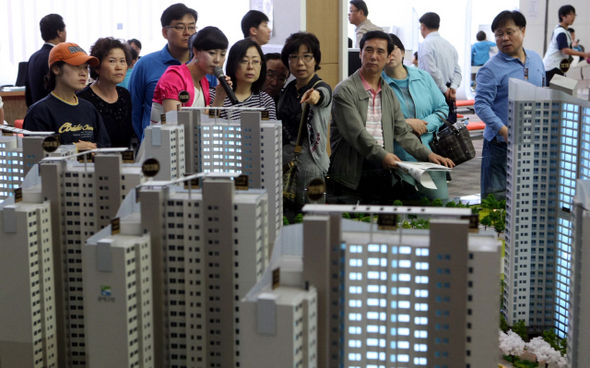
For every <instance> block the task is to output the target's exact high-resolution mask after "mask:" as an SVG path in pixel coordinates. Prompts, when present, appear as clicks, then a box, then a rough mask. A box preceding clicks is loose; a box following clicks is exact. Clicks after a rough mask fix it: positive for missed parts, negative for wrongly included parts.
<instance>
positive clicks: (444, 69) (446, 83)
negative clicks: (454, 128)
mask: <svg viewBox="0 0 590 368" xmlns="http://www.w3.org/2000/svg"><path fill="white" fill-rule="evenodd" d="M419 21H420V33H421V34H422V37H424V42H422V44H421V45H420V48H419V49H418V68H420V69H422V70H426V71H427V72H428V74H430V76H431V77H432V79H434V82H435V83H436V85H437V87H438V89H440V91H441V92H442V94H443V95H445V99H446V100H447V104H448V105H449V117H448V118H449V121H453V122H454V121H457V114H456V112H455V109H454V105H455V100H456V99H457V96H456V94H457V88H459V86H460V85H461V67H460V66H459V56H458V54H457V50H456V49H455V47H453V45H451V43H450V42H449V41H447V40H445V39H444V38H442V37H441V36H440V34H439V33H438V28H439V26H440V17H439V16H438V14H436V13H432V12H429V13H425V14H424V15H423V16H422V17H420V19H419Z"/></svg>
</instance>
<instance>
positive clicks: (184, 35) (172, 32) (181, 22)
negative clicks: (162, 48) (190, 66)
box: [162, 14, 197, 50]
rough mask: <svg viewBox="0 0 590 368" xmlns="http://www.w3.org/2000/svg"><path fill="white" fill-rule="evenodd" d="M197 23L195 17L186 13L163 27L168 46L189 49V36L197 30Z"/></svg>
mask: <svg viewBox="0 0 590 368" xmlns="http://www.w3.org/2000/svg"><path fill="white" fill-rule="evenodd" d="M196 24H197V22H196V20H195V18H193V16H192V15H190V14H186V15H185V16H184V17H182V19H177V20H173V21H172V22H171V23H170V25H168V26H166V27H164V28H162V35H163V36H164V38H165V39H167V40H168V47H169V48H172V49H177V50H181V49H186V50H188V38H189V37H190V36H191V35H192V34H193V33H195V32H196V31H197V29H196ZM177 28H178V29H177Z"/></svg>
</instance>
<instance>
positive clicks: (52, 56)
mask: <svg viewBox="0 0 590 368" xmlns="http://www.w3.org/2000/svg"><path fill="white" fill-rule="evenodd" d="M58 61H63V62H65V63H66V64H70V65H75V66H78V65H82V64H84V63H88V64H90V65H92V66H98V64H100V60H98V58H96V57H94V56H89V55H88V54H87V53H86V51H84V50H83V49H82V48H81V47H80V46H78V45H77V44H75V43H73V42H61V43H58V44H57V45H56V46H54V47H53V48H52V49H51V52H50V53H49V67H51V65H53V64H54V63H56V62H58Z"/></svg>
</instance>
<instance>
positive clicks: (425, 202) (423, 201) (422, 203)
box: [420, 197, 431, 207]
mask: <svg viewBox="0 0 590 368" xmlns="http://www.w3.org/2000/svg"><path fill="white" fill-rule="evenodd" d="M430 205H431V203H430V199H428V197H422V199H421V200H420V206H424V207H429V206H430Z"/></svg>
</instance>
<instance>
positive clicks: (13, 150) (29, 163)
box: [0, 124, 76, 202]
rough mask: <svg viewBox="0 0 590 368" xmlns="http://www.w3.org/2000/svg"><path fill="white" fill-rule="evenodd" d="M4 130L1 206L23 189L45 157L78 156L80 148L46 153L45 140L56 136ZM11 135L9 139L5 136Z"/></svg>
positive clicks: (0, 158) (0, 137) (0, 138)
mask: <svg viewBox="0 0 590 368" xmlns="http://www.w3.org/2000/svg"><path fill="white" fill-rule="evenodd" d="M0 130H1V131H2V135H0V202H1V201H2V200H4V199H5V198H6V197H8V196H11V195H12V194H13V193H14V189H16V188H20V187H21V185H22V182H23V180H24V178H25V176H26V175H27V173H28V172H29V170H30V169H31V167H33V165H35V164H36V163H38V162H39V161H41V159H42V158H44V157H65V156H70V155H73V154H75V153H76V146H74V145H67V146H60V147H58V148H57V150H56V151H54V152H51V153H49V152H45V151H44V150H43V145H42V143H43V139H45V137H46V136H48V135H51V134H53V132H31V131H28V130H24V129H18V128H14V127H11V126H8V125H1V124H0ZM4 134H8V135H4Z"/></svg>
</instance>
